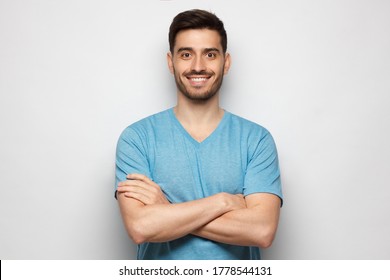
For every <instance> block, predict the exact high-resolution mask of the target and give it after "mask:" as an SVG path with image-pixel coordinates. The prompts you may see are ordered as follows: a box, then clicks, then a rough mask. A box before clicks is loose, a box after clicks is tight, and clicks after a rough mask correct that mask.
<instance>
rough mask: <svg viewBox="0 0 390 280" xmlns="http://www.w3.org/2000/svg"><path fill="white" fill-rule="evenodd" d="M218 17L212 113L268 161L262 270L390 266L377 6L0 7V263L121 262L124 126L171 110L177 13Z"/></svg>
mask: <svg viewBox="0 0 390 280" xmlns="http://www.w3.org/2000/svg"><path fill="white" fill-rule="evenodd" d="M190 8H204V9H207V10H211V11H213V12H215V13H216V14H217V15H218V16H219V17H220V18H221V19H222V20H223V21H224V22H225V25H226V26H225V27H226V29H227V32H228V37H229V51H230V53H231V55H232V58H233V64H232V68H231V71H230V73H229V74H228V76H226V78H225V83H224V86H223V90H222V104H223V107H224V108H225V109H227V110H229V111H230V112H233V113H235V114H238V115H241V116H243V117H245V118H248V119H250V120H253V121H255V122H258V123H260V124H262V125H263V126H265V127H266V128H268V129H269V130H270V131H271V133H272V134H273V136H274V138H275V140H276V143H277V146H278V151H279V157H280V162H281V171H282V176H283V185H284V194H285V204H284V207H283V208H282V216H281V221H280V227H279V231H278V234H277V237H276V240H275V243H274V245H273V247H272V248H270V249H268V250H266V251H265V253H264V257H265V258H267V259H389V258H390V219H389V217H388V216H389V213H390V204H389V200H390V190H389V177H390V170H389V167H390V145H389V143H390V131H389V130H390V113H389V105H390V16H389V14H390V2H389V1H379V0H374V1H373V0H370V1H368V0H367V1H361V0H360V1H352V0H350V1H348V0H330V1H325V0H324V1H312V0H301V1H258V0H257V1H226V0H225V1H222V0H221V1H217V0H214V1H199V0H198V1H157V0H154V1H151V0H149V1H144V0H143V1H127V0H126V1H125V0H123V1H96V0H90V1H87V0H70V1H69V0H68V1H53V0H46V1H44V0H35V1H33V0H32V1H27V0H26V1H22V0H12V1H11V0H8V1H5V0H0V133H1V137H0V258H1V259H128V258H134V254H135V247H134V245H132V244H131V242H130V240H129V239H128V237H127V235H126V233H125V230H124V228H123V225H122V221H121V218H120V215H119V210H118V206H117V203H116V201H115V199H114V198H113V189H114V157H115V155H114V154H115V146H116V141H117V138H118V136H119V134H120V133H121V131H122V130H123V129H124V128H125V127H126V126H127V125H129V124H131V123H132V122H134V121H136V120H139V119H140V118H143V117H146V116H148V115H150V114H152V113H155V112H158V111H161V110H164V109H166V108H168V107H171V106H173V105H174V104H175V100H176V98H175V84H174V81H173V78H172V76H171V75H170V73H169V72H168V68H167V66H166V59H165V55H166V52H167V50H168V43H167V33H168V27H169V24H170V22H171V20H172V18H173V17H174V16H175V15H176V14H177V13H178V12H180V11H183V10H187V9H190Z"/></svg>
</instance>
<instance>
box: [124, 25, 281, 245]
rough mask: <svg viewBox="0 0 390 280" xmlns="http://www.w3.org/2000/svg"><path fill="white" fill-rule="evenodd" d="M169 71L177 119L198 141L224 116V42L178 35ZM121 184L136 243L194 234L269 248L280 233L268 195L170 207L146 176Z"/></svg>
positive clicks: (202, 32)
mask: <svg viewBox="0 0 390 280" xmlns="http://www.w3.org/2000/svg"><path fill="white" fill-rule="evenodd" d="M167 61H168V67H169V70H170V71H171V73H172V74H173V76H174V78H175V81H176V85H177V106H176V107H175V108H174V112H175V114H176V117H177V119H178V120H179V121H180V123H181V124H182V125H183V127H184V128H185V129H186V130H187V131H188V133H189V134H190V135H191V136H192V137H193V138H194V139H196V140H197V141H199V142H201V141H203V140H204V139H206V138H207V137H208V136H209V135H210V134H211V133H212V132H213V131H214V130H215V128H216V127H217V126H218V124H219V122H220V120H221V119H222V117H223V114H224V111H223V110H222V109H221V108H220V107H219V89H220V86H221V84H222V80H223V76H224V75H226V74H227V73H228V70H229V68H230V64H231V58H230V55H229V54H225V53H223V51H222V47H221V44H220V36H219V34H218V33H217V32H216V31H212V30H208V29H196V30H185V31H181V32H179V33H178V34H177V37H176V44H175V47H174V51H173V53H168V54H167ZM127 179H128V180H126V181H123V182H120V183H119V184H118V201H119V206H120V210H121V214H122V218H123V221H124V224H125V227H126V229H127V231H128V234H129V236H130V237H131V238H132V240H133V241H134V242H135V243H137V244H140V243H143V242H164V241H169V240H174V239H177V238H180V237H182V236H185V235H188V234H193V235H197V236H201V237H204V238H207V239H211V240H214V241H218V242H223V243H228V244H235V245H244V246H258V247H261V248H267V247H269V246H270V245H271V244H272V241H273V239H274V237H275V233H276V230H277V225H278V220H279V211H280V199H279V197H277V196H275V195H273V194H268V193H255V194H251V195H248V196H246V197H244V196H243V195H241V194H228V193H219V194H216V195H213V196H210V197H206V198H202V199H198V200H193V201H188V202H185V203H174V204H171V203H169V201H168V200H167V199H166V197H165V195H164V193H163V192H162V190H161V188H160V187H159V186H158V185H157V184H156V183H155V182H153V181H152V180H150V178H148V177H146V176H144V175H142V174H129V175H128V176H127Z"/></svg>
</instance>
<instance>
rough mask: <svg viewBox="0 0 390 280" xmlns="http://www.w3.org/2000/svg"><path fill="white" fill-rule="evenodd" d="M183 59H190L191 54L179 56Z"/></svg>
mask: <svg viewBox="0 0 390 280" xmlns="http://www.w3.org/2000/svg"><path fill="white" fill-rule="evenodd" d="M180 56H181V57H182V58H183V59H189V58H191V54H190V53H189V52H183V53H182V54H181V55H180Z"/></svg>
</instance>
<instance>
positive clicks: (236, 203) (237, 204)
mask: <svg viewBox="0 0 390 280" xmlns="http://www.w3.org/2000/svg"><path fill="white" fill-rule="evenodd" d="M222 195H223V197H224V199H225V201H226V202H227V205H228V207H229V209H230V211H233V210H238V209H245V208H247V206H246V201H245V198H244V196H243V195H242V194H229V193H222Z"/></svg>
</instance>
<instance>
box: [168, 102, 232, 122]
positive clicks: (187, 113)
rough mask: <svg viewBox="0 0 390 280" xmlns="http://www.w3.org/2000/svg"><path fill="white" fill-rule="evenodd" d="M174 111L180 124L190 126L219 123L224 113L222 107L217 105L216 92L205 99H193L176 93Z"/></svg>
mask: <svg viewBox="0 0 390 280" xmlns="http://www.w3.org/2000/svg"><path fill="white" fill-rule="evenodd" d="M174 112H175V115H176V117H177V119H178V120H179V121H180V122H181V123H182V124H187V125H190V126H203V125H210V124H215V123H219V121H220V120H221V119H222V117H223V114H224V111H223V109H222V108H221V107H220V106H219V95H218V94H216V95H215V96H213V97H212V98H211V99H209V100H207V101H193V100H190V99H188V98H186V97H184V96H182V95H181V94H178V99H177V105H176V107H175V108H174Z"/></svg>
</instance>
